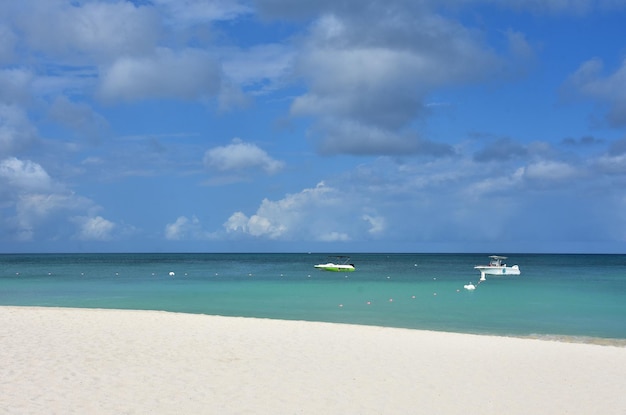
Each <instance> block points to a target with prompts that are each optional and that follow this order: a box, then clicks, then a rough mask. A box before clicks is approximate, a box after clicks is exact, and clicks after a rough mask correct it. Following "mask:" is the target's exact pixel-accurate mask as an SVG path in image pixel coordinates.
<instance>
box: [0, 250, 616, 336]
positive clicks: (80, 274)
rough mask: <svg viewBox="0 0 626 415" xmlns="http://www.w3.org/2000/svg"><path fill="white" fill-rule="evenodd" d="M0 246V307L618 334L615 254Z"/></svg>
mask: <svg viewBox="0 0 626 415" xmlns="http://www.w3.org/2000/svg"><path fill="white" fill-rule="evenodd" d="M349 255H350V257H351V261H350V262H351V263H353V264H354V265H355V266H356V271H354V272H349V273H342V272H328V271H321V270H317V269H315V268H314V267H313V265H315V264H318V263H326V262H328V261H329V259H331V258H330V257H329V255H327V254H320V253H302V254H296V253H288V254H273V253H272V254H269V253H260V254H243V253H242V254H230V253H228V254H218V253H207V254H201V253H194V254H4V255H0V305H18V306H54V307H78V308H117V309H139V310H163V311H173V312H184V313H199V314H211V315H223V316H243V317H258V318H272V319H285V320H307V321H325V322H341V323H350V324H364V325H376V326H387V327H402V328H412V329H425V330H437V331H451V332H460V333H474V334H488V335H502V336H524V337H526V336H530V337H539V338H542V337H548V338H557V339H574V340H580V339H582V340H584V339H618V340H620V341H622V340H624V339H626V255H578V254H576V255H574V254H567V255H565V254H563V255H561V254H559V255H552V254H508V255H507V254H504V255H506V256H508V257H509V258H508V260H507V261H506V262H507V264H508V265H514V264H517V265H519V267H520V269H521V275H519V276H505V277H489V276H487V280H486V281H484V282H482V283H480V284H479V285H478V286H477V288H476V289H475V290H473V291H468V290H466V289H464V285H465V284H468V283H470V282H472V283H473V284H477V283H478V280H479V278H480V273H479V272H478V271H477V270H475V269H474V268H473V267H474V266H475V265H479V264H485V263H487V262H488V260H489V258H488V255H490V254H388V253H380V254H374V253H354V254H349Z"/></svg>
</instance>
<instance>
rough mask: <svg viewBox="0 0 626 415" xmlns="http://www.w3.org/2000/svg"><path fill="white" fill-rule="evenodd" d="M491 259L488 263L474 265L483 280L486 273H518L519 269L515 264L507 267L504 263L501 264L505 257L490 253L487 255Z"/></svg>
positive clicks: (500, 274) (499, 274)
mask: <svg viewBox="0 0 626 415" xmlns="http://www.w3.org/2000/svg"><path fill="white" fill-rule="evenodd" d="M489 258H490V259H491V260H490V261H489V265H476V266H475V267H474V269H477V270H479V271H480V280H481V281H485V276H486V275H498V276H502V275H520V274H521V272H520V269H519V267H518V266H517V265H512V266H510V267H508V266H507V265H506V264H503V263H502V261H504V260H505V259H506V258H507V257H505V256H498V255H491V256H490V257H489Z"/></svg>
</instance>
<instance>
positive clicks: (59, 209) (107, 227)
mask: <svg viewBox="0 0 626 415" xmlns="http://www.w3.org/2000/svg"><path fill="white" fill-rule="evenodd" d="M0 208H2V209H3V212H4V213H5V215H4V218H5V220H4V222H3V223H2V224H0V228H2V230H3V231H4V234H5V236H8V237H12V238H15V239H16V240H19V241H29V240H33V239H34V238H35V236H36V235H37V233H38V232H42V231H43V229H48V231H49V232H51V234H49V235H48V236H49V237H53V236H52V234H54V233H56V234H63V233H66V232H67V229H66V228H68V227H67V222H68V221H69V222H70V223H74V224H75V225H77V226H78V227H79V230H78V232H77V236H78V237H79V238H80V239H84V240H87V239H89V240H94V239H103V238H108V237H109V236H110V234H111V232H112V231H113V229H114V228H115V226H114V224H113V223H111V222H109V221H107V220H105V219H103V218H102V217H99V216H95V215H93V213H94V212H95V211H97V210H98V209H99V207H98V206H97V205H95V204H94V202H93V201H92V200H90V199H88V198H85V197H82V196H79V195H76V194H75V193H74V192H72V191H70V190H68V189H67V188H66V187H65V186H64V185H63V184H61V183H59V182H57V181H55V180H54V179H53V178H52V177H51V176H50V175H49V174H48V172H47V171H46V170H45V169H44V168H43V167H42V166H41V165H39V164H38V163H35V162H33V161H31V160H21V159H18V158H16V157H9V158H6V159H4V160H1V161H0ZM77 213H78V214H79V215H78V216H76V214H77Z"/></svg>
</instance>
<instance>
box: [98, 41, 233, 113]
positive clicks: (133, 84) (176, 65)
mask: <svg viewBox="0 0 626 415" xmlns="http://www.w3.org/2000/svg"><path fill="white" fill-rule="evenodd" d="M220 79H221V78H220V69H219V64H218V62H217V61H216V59H215V57H214V56H212V55H211V54H210V53H208V52H206V51H203V50H196V49H185V50H182V51H173V50H171V49H166V48H159V49H157V51H156V53H155V54H153V55H143V56H125V57H120V58H119V59H117V60H116V61H115V62H114V63H113V64H112V65H111V66H109V67H108V68H106V69H105V70H104V71H103V75H102V82H101V85H100V90H99V94H100V96H101V97H102V98H103V99H105V100H127V101H133V100H140V99H148V98H177V99H182V100H191V99H201V98H208V97H211V96H214V95H216V94H217V93H218V92H219V87H220Z"/></svg>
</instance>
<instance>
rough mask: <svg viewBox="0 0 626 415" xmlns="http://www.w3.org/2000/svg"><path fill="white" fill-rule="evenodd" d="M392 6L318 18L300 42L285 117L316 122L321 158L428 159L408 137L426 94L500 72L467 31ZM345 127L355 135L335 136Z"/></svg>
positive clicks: (522, 47) (517, 39)
mask: <svg viewBox="0 0 626 415" xmlns="http://www.w3.org/2000/svg"><path fill="white" fill-rule="evenodd" d="M396 5H397V6H398V7H397V8H393V7H386V6H385V5H382V4H381V5H379V6H371V5H370V6H371V7H370V8H369V9H368V11H366V12H361V13H359V14H354V13H342V12H341V11H335V12H332V13H327V14H322V15H321V16H320V17H319V18H318V19H316V20H315V22H314V24H313V25H312V27H311V30H310V31H309V33H308V37H307V38H306V39H305V41H304V42H303V43H302V47H301V53H300V54H299V55H298V56H297V58H296V61H295V62H296V66H295V68H296V74H297V75H298V76H300V77H301V78H302V79H304V81H305V82H306V84H307V86H308V90H307V92H306V93H304V94H302V95H300V96H298V97H297V98H296V99H295V100H294V102H293V105H292V107H291V114H292V115H293V116H314V117H316V119H317V120H318V121H317V122H316V123H315V129H314V130H313V132H314V133H315V136H316V137H317V140H318V141H319V142H321V145H320V148H321V149H323V150H326V151H327V152H330V151H334V152H337V153H347V154H362V153H363V147H365V148H370V149H373V151H375V152H377V153H379V154H394V153H405V154H406V153H416V154H420V153H422V154H432V146H424V145H422V144H423V142H421V141H420V140H421V139H420V138H419V136H418V135H417V134H415V133H412V132H409V131H410V125H411V123H412V122H413V121H415V120H416V119H420V118H423V117H424V116H425V115H426V114H427V112H428V111H427V109H426V105H425V100H426V98H427V97H428V94H429V93H431V92H432V91H433V90H434V89H435V88H438V87H441V86H449V85H456V84H463V83H470V82H474V81H477V80H482V79H484V78H485V77H486V76H487V75H488V74H493V73H495V72H497V71H498V70H501V68H502V61H501V58H499V57H498V56H496V55H495V54H494V53H493V52H492V51H491V50H489V48H487V47H486V46H485V45H484V44H483V43H482V41H481V40H480V36H478V34H477V33H474V32H473V31H472V30H469V29H467V28H465V27H463V26H461V25H459V24H458V23H455V22H454V21H452V20H448V19H446V18H444V17H442V16H439V15H437V14H435V13H432V12H430V11H428V10H426V9H423V10H412V13H406V10H404V9H403V7H402V6H401V3H397V4H396ZM407 7H409V6H407ZM379 8H380V10H379ZM363 33H367V36H363ZM510 38H511V39H512V43H513V44H514V45H515V46H516V51H518V54H519V55H523V54H526V55H528V54H529V51H528V47H527V44H526V43H525V42H524V41H523V38H522V37H521V36H519V35H516V36H513V35H511V36H510ZM513 41H514V42H513ZM346 126H350V128H352V129H355V128H356V129H359V130H360V131H361V133H360V134H357V135H349V134H338V133H337V131H342V130H345V129H346ZM355 126H356V127H355Z"/></svg>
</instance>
